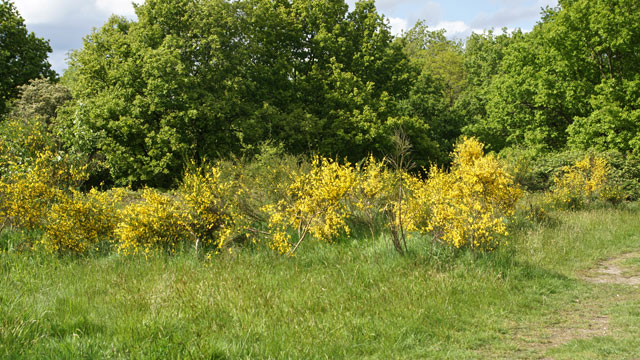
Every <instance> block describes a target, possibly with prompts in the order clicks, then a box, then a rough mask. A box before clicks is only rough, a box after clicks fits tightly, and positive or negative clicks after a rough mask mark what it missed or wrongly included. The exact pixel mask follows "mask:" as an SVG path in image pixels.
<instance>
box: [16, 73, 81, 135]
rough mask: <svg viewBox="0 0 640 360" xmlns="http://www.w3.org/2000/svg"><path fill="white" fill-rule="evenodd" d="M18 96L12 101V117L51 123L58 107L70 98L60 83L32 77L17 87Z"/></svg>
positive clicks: (69, 93)
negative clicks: (32, 78) (26, 82)
mask: <svg viewBox="0 0 640 360" xmlns="http://www.w3.org/2000/svg"><path fill="white" fill-rule="evenodd" d="M19 90H20V97H19V98H18V99H17V100H16V101H15V102H14V103H13V108H12V110H11V114H10V115H9V116H10V117H12V118H18V119H24V120H28V119H31V118H40V119H41V121H44V122H45V123H47V124H51V123H52V122H53V120H54V119H55V118H56V116H57V111H58V108H60V107H61V106H62V105H64V104H65V103H66V102H67V101H69V100H71V91H70V90H69V89H68V88H67V87H66V86H64V85H62V84H55V83H52V82H51V81H50V80H47V79H34V80H31V81H29V83H28V84H25V85H22V86H20V87H19Z"/></svg>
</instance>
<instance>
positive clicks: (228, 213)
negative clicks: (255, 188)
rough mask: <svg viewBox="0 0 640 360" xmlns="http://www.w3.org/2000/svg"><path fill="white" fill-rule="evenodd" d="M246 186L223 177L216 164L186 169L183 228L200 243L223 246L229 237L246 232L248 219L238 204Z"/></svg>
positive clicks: (183, 189)
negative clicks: (185, 211)
mask: <svg viewBox="0 0 640 360" xmlns="http://www.w3.org/2000/svg"><path fill="white" fill-rule="evenodd" d="M246 193H247V191H246V189H244V187H243V186H241V184H240V183H239V182H237V181H235V180H231V179H228V180H224V179H222V173H221V169H220V167H218V166H209V165H204V166H202V167H200V168H198V169H195V170H190V171H188V172H187V173H186V175H185V177H184V180H183V182H182V186H181V187H180V194H181V195H182V198H183V200H184V205H185V207H186V208H187V214H186V216H187V218H186V221H185V223H184V224H185V226H186V229H187V230H188V231H189V233H190V234H191V237H192V238H193V240H194V241H195V247H196V250H197V249H198V247H199V245H200V244H202V245H213V246H214V247H215V248H216V249H218V250H219V249H222V248H223V247H224V246H225V245H227V244H228V243H229V242H230V241H231V240H233V239H234V238H237V237H241V236H248V235H247V232H248V229H249V219H248V217H247V216H246V215H245V214H244V212H243V211H242V209H241V208H240V205H239V202H240V198H242V197H244V196H246Z"/></svg>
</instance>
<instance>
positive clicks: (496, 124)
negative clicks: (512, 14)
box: [469, 0, 640, 152]
mask: <svg viewBox="0 0 640 360" xmlns="http://www.w3.org/2000/svg"><path fill="white" fill-rule="evenodd" d="M639 21H640V10H639V9H638V7H637V4H636V2H635V1H632V0H616V1H613V2H611V1H603V0H602V1H601V0H598V1H587V0H579V1H569V0H567V1H560V2H559V6H558V7H557V8H555V9H547V10H546V11H545V13H544V16H543V18H542V21H541V22H540V23H539V24H538V25H537V26H536V27H535V28H534V29H533V31H532V32H530V33H528V34H526V35H523V36H519V37H520V38H521V40H519V41H516V42H515V43H513V44H512V45H510V46H509V47H508V48H507V50H506V52H505V53H504V57H503V59H502V60H501V62H500V64H499V70H498V73H497V74H496V75H495V76H494V77H493V78H492V79H491V81H490V84H489V87H488V90H487V96H486V99H488V100H487V102H486V106H485V109H486V117H485V118H484V119H481V120H480V121H479V122H478V123H476V124H471V125H470V126H469V131H470V132H471V133H475V134H478V135H479V136H480V138H481V139H483V140H485V141H487V142H488V143H490V144H491V145H492V146H493V149H494V150H500V149H502V148H504V147H506V146H514V145H518V144H520V145H525V146H527V147H531V148H535V149H537V150H538V151H549V150H553V151H555V150H559V149H562V148H564V147H565V146H566V145H567V143H569V144H570V145H571V147H573V148H576V149H582V150H586V149H588V148H591V147H597V148H598V149H600V150H614V149H615V150H618V151H621V152H629V151H637V142H638V139H637V136H638V135H637V134H638V130H639V129H638V127H637V123H638V122H637V109H638V104H637V99H638V88H639V87H638V85H637V83H638V75H637V74H638V72H637V69H638V66H639V65H640V56H639V55H638V53H637V51H636V50H635V49H637V47H638V45H639V44H638V41H639V40H638V39H640V27H639V26H638V25H637V24H638V22H639ZM470 76H471V75H470Z"/></svg>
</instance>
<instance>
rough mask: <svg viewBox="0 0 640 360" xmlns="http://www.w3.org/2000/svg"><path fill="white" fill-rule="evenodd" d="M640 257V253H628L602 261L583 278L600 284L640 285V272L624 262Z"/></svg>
mask: <svg viewBox="0 0 640 360" xmlns="http://www.w3.org/2000/svg"><path fill="white" fill-rule="evenodd" d="M635 258H640V253H638V252H634V253H628V254H624V255H621V256H618V257H616V258H613V259H609V260H607V261H603V262H601V263H600V266H599V267H598V268H597V269H595V270H594V271H591V272H589V273H587V274H586V275H585V276H584V277H583V279H584V280H586V281H589V282H593V283H598V284H622V285H631V286H638V285H640V273H638V272H637V271H633V270H631V269H630V268H629V267H628V266H625V265H624V264H623V263H624V262H625V261H626V260H629V259H635Z"/></svg>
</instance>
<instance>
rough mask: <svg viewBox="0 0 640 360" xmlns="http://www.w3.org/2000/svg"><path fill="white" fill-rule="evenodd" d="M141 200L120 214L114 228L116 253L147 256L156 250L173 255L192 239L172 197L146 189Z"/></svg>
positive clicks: (178, 203)
mask: <svg viewBox="0 0 640 360" xmlns="http://www.w3.org/2000/svg"><path fill="white" fill-rule="evenodd" d="M141 197H142V199H141V200H140V201H135V202H132V203H130V204H129V205H127V206H126V207H124V209H122V210H121V211H120V223H119V224H118V226H116V228H115V239H116V244H117V249H118V252H120V253H123V254H138V253H145V254H147V253H149V252H150V251H152V250H153V249H154V248H158V247H159V248H162V249H165V250H167V251H170V252H175V251H176V250H177V249H178V247H179V246H180V245H182V244H183V243H184V242H186V241H188V240H189V239H192V237H191V233H190V232H189V231H188V228H187V226H186V223H187V221H188V220H187V219H186V216H185V213H186V211H185V209H184V208H183V207H182V206H181V204H180V202H179V201H177V199H176V198H175V197H174V196H172V195H171V194H166V193H161V192H160V191H157V190H154V189H149V188H147V189H144V190H142V194H141Z"/></svg>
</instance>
